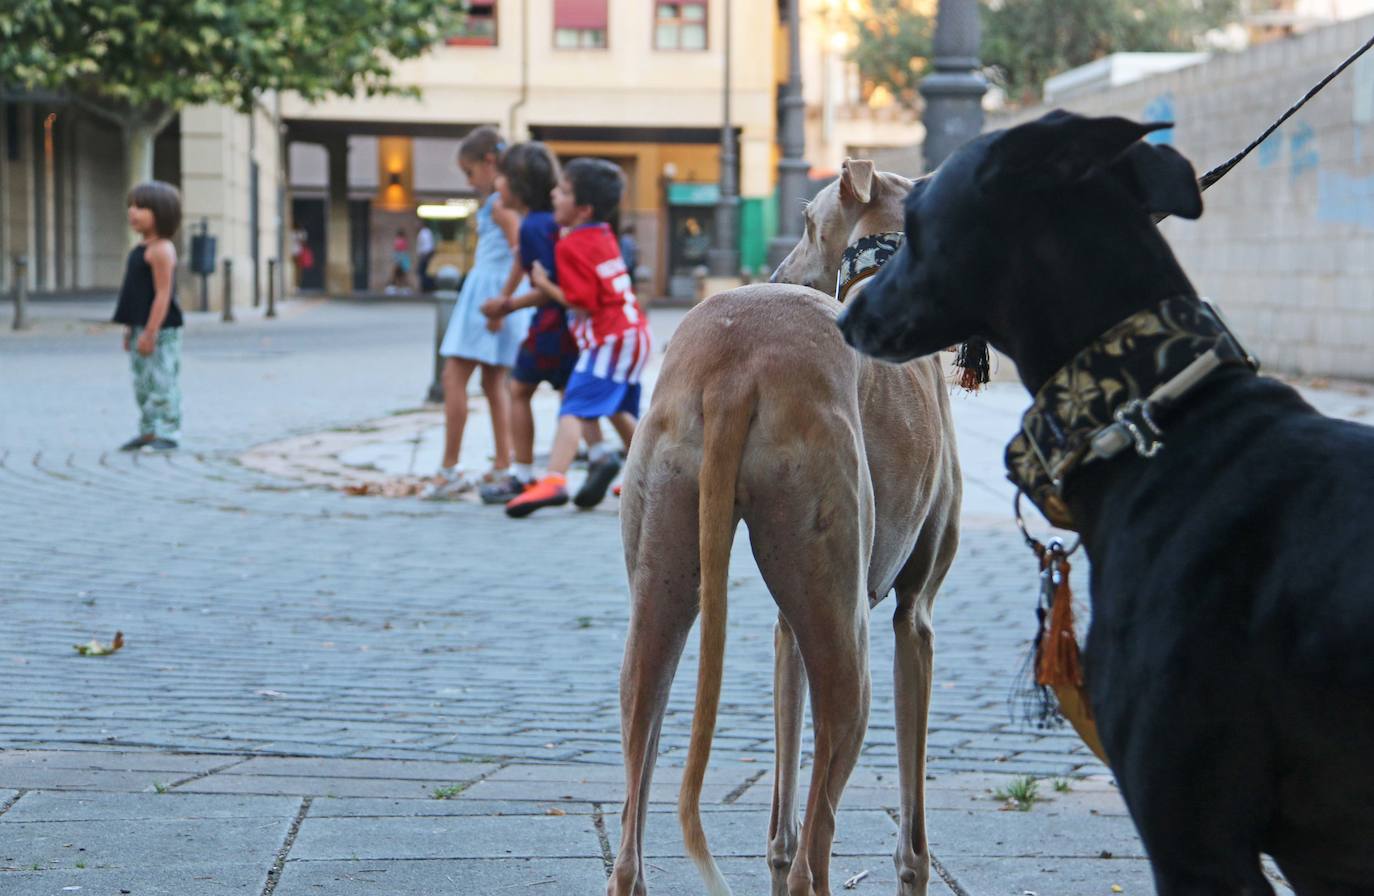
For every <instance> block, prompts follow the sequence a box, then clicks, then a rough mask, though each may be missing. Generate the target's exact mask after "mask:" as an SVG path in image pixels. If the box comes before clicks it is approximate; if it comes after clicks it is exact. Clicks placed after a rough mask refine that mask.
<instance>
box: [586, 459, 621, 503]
mask: <svg viewBox="0 0 1374 896" xmlns="http://www.w3.org/2000/svg"><path fill="white" fill-rule="evenodd" d="M624 465H625V463H624V461H622V460H621V459H620V454H619V453H618V452H615V451H608V452H606V453H605V454H603V455H602V456H601V457H598V458H597V459H596V460H594V461H592V462H591V463H590V464H588V465H587V479H586V481H584V482H583V483H582V487H581V488H580V489H578V490H577V497H575V498H573V503H574V504H576V505H577V506H578V507H581V508H582V509H583V510H590V509H591V508H593V507H595V506H596V505H598V504H600V503H601V500H602V499H603V498H605V497H606V489H608V488H610V487H611V483H612V482H614V481H615V477H616V474H617V473H619V472H620V468H621V467H623V466H624Z"/></svg>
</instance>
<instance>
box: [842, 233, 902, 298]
mask: <svg viewBox="0 0 1374 896" xmlns="http://www.w3.org/2000/svg"><path fill="white" fill-rule="evenodd" d="M905 241H906V234H904V233H902V232H901V231H900V230H891V231H887V232H885V233H870V234H869V235H868V236H862V237H859V238H858V239H857V240H855V241H854V242H852V243H850V244H849V245H848V246H846V247H845V250H844V255H843V257H842V258H841V259H840V277H839V281H838V283H837V285H836V287H835V300H836V301H837V302H840V303H841V304H843V303H844V300H845V299H846V298H848V296H849V291H850V290H851V289H853V288H854V286H855V285H856V284H858V283H859V282H860V281H861V280H867V279H868V278H869V277H872V276H873V275H874V274H876V273H878V268H880V267H882V266H883V265H885V264H887V262H888V261H889V260H890V259H891V258H892V256H893V255H896V254H897V250H898V249H900V248H901V247H902V243H903V242H905Z"/></svg>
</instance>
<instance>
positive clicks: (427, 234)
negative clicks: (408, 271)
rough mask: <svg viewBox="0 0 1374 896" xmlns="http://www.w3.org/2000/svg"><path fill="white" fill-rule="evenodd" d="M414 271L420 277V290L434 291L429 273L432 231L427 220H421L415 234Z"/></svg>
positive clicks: (432, 251) (432, 247)
mask: <svg viewBox="0 0 1374 896" xmlns="http://www.w3.org/2000/svg"><path fill="white" fill-rule="evenodd" d="M415 255H416V259H415V273H416V274H417V275H418V276H419V278H420V292H433V291H434V278H433V277H431V276H430V275H429V262H430V259H432V258H433V257H434V231H433V230H430V229H429V222H428V221H422V223H421V224H420V230H419V232H418V233H416V234H415Z"/></svg>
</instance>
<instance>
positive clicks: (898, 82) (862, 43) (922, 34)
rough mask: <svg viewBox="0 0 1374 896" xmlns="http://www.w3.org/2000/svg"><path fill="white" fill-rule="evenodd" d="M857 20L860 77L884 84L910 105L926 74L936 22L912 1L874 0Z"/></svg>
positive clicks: (854, 55) (855, 58)
mask: <svg viewBox="0 0 1374 896" xmlns="http://www.w3.org/2000/svg"><path fill="white" fill-rule="evenodd" d="M866 7H867V8H866V9H865V10H864V11H863V12H862V13H859V14H858V15H857V16H856V17H855V20H854V26H855V30H856V32H857V37H858V39H857V41H856V42H855V46H854V50H853V52H852V53H851V55H850V59H851V60H852V61H853V62H854V63H855V64H856V65H857V66H858V67H859V77H860V78H862V79H863V81H864V83H865V84H867V85H870V86H878V85H881V86H883V87H885V88H887V89H888V91H890V92H891V93H892V95H893V96H894V97H896V98H897V99H898V100H899V101H901V102H903V103H905V104H906V105H908V106H914V105H915V104H916V97H917V93H916V87H917V85H918V84H920V81H921V79H922V78H923V77H925V75H926V70H927V68H928V67H929V60H930V41H931V36H932V34H933V33H934V31H935V22H934V21H933V20H932V19H931V18H930V17H928V16H925V15H922V14H921V13H919V12H917V11H916V9H915V7H914V6H913V3H912V0H870V2H869V3H868V4H866Z"/></svg>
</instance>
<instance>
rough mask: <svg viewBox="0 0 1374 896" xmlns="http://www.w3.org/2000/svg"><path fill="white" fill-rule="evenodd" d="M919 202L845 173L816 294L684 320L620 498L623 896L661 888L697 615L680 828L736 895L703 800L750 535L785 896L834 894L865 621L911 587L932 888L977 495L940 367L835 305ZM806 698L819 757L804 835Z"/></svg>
mask: <svg viewBox="0 0 1374 896" xmlns="http://www.w3.org/2000/svg"><path fill="white" fill-rule="evenodd" d="M910 187H911V181H909V180H907V179H905V178H902V177H899V176H897V175H893V174H886V173H882V174H875V172H874V171H873V163H872V162H859V161H849V162H846V163H845V168H844V171H843V173H842V175H841V177H840V179H839V180H838V181H837V182H835V183H834V184H831V185H830V186H828V187H826V188H825V189H824V190H822V191H821V193H820V194H819V195H818V196H817V197H816V199H815V201H813V202H812V203H811V204H810V205H809V206H808V207H807V210H806V236H805V238H804V239H803V240H802V242H801V243H800V244H798V246H797V247H796V248H795V249H794V250H793V251H792V253H791V254H790V255H789V256H788V257H787V259H786V260H785V261H784V262H783V263H782V265H781V266H780V267H779V268H778V271H777V273H776V274H775V275H774V280H775V281H784V282H791V283H797V284H804V285H801V286H796V285H791V286H789V285H783V283H781V282H775V283H772V284H767V285H758V286H748V287H744V288H742V289H736V290H731V291H730V292H726V293H722V294H720V295H717V296H714V297H713V298H711V299H709V300H708V301H706V302H704V303H702V304H701V305H700V306H699V307H697V308H695V309H693V310H692V312H691V313H690V314H688V315H687V316H686V318H684V320H683V322H682V325H681V326H680V327H679V329H678V331H677V333H676V335H675V336H674V338H673V341H672V344H671V346H670V347H669V349H668V352H667V356H666V358H665V359H664V364H663V370H662V373H661V375H660V377H659V380H658V385H657V387H656V391H655V393H654V397H653V404H652V407H651V408H650V409H649V413H648V415H647V416H646V417H645V418H644V420H643V421H642V423H641V424H640V429H639V432H638V433H637V434H636V435H635V440H634V445H633V447H632V449H631V452H630V459H629V464H628V467H627V470H626V475H625V489H624V494H625V498H624V500H623V501H622V504H621V529H622V534H623V536H624V544H625V560H626V565H627V567H628V571H629V578H630V591H631V601H632V610H631V620H630V631H629V636H628V638H627V641H626V645H625V659H624V664H623V666H622V668H621V677H620V702H621V737H622V745H623V749H624V754H625V778H626V794H625V806H624V813H623V816H622V837H621V842H620V849H619V852H618V854H617V856H616V861H615V868H614V872H613V874H612V877H611V881H610V884H609V887H608V893H609V894H611V896H641V894H644V893H646V892H647V891H646V887H645V879H644V861H643V839H644V825H645V821H646V814H647V809H648V799H649V785H650V781H651V779H652V776H653V770H654V758H655V755H656V754H657V752H658V739H659V732H660V730H661V728H662V722H663V713H664V707H665V705H666V703H667V700H668V690H669V687H670V685H671V684H672V680H673V675H674V672H675V671H676V668H677V664H678V660H679V658H680V657H681V655H682V649H683V645H684V643H685V642H686V639H687V634H688V631H689V629H690V628H691V626H692V623H693V620H694V619H695V617H696V614H697V611H698V606H699V607H700V611H701V617H702V624H701V664H700V669H699V673H698V678H697V702H696V711H695V714H694V717H693V720H692V736H691V744H690V747H689V750H688V755H687V763H686V768H685V770H684V773H683V783H682V792H681V795H680V801H679V807H678V814H679V818H680V820H681V822H682V828H683V835H684V837H685V839H686V846H687V853H688V855H690V856H691V857H692V859H693V860H694V861H695V863H696V865H697V868H698V869H699V870H700V872H701V874H702V876H703V878H704V879H705V880H706V883H707V891H708V892H709V893H710V894H711V896H728V894H729V893H730V888H729V886H728V885H727V884H726V882H725V880H724V878H723V877H722V876H721V873H720V870H719V868H718V867H717V866H716V863H715V860H714V859H713V858H712V857H711V853H710V851H709V849H708V848H707V844H706V837H705V834H704V832H703V830H702V826H701V816H700V808H699V803H700V797H701V786H702V780H703V777H704V775H705V771H706V763H707V760H708V758H709V755H710V750H711V739H712V736H713V734H714V730H715V722H716V710H717V707H718V705H719V701H720V683H721V672H722V666H723V662H724V653H725V618H726V583H727V565H728V562H729V557H730V547H731V544H732V542H733V541H734V533H735V529H736V527H737V526H738V524H739V521H740V520H741V519H743V520H744V522H745V523H746V525H747V526H748V528H749V538H750V543H751V545H752V547H753V553H754V558H755V560H756V561H757V563H758V565H759V570H760V572H761V573H762V575H763V578H764V581H765V583H766V584H767V585H768V589H769V591H770V592H771V593H772V595H773V599H774V601H775V602H776V603H777V605H778V622H777V627H776V630H775V646H776V650H777V656H776V661H775V680H774V694H775V697H774V706H775V714H776V724H777V767H776V775H775V779H774V787H773V810H772V821H771V822H770V824H769V832H768V838H769V839H768V862H769V866H770V870H771V873H772V892H773V894H775V896H828V894H829V893H830V892H831V891H830V882H829V866H830V846H831V842H832V839H833V837H834V832H835V810H836V807H837V806H838V804H839V801H840V794H841V792H842V791H843V789H844V785H845V781H846V780H847V779H848V777H849V774H850V772H851V771H852V770H853V768H854V765H855V762H856V761H857V759H858V756H859V750H860V748H861V747H862V745H863V737H864V733H865V730H866V728H867V725H868V706H869V670H868V610H869V608H870V607H871V606H873V605H876V604H877V603H878V602H879V601H880V600H882V599H883V597H884V596H886V595H887V593H888V592H889V591H893V590H895V591H896V593H897V608H896V613H895V614H894V617H893V629H894V631H895V634H896V641H897V646H896V664H895V666H896V668H895V669H894V670H893V678H894V684H895V689H896V714H897V743H898V754H899V760H898V762H899V768H900V778H901V797H900V801H901V813H902V814H901V839H900V844H899V846H898V848H897V852H896V856H895V859H894V860H895V862H896V866H897V876H898V893H899V894H901V896H922V894H924V893H925V892H926V884H927V882H928V880H929V877H930V856H929V852H928V851H927V846H926V830H925V787H924V784H925V755H926V717H927V711H928V709H929V705H930V689H931V667H932V660H933V651H932V640H933V634H932V630H931V610H932V606H933V604H934V601H935V592H936V590H937V588H938V587H939V585H940V583H941V581H942V580H943V579H944V576H945V573H946V572H947V571H948V569H949V566H950V563H951V562H952V560H953V558H954V552H955V547H956V545H957V542H958V515H959V506H960V490H961V481H960V475H959V465H958V460H957V457H956V451H955V444H954V430H953V426H952V423H951V421H950V414H949V399H948V395H947V387H946V385H945V381H944V377H943V375H942V373H941V370H940V367H939V363H938V361H936V360H933V359H930V358H927V359H923V360H919V361H913V362H911V363H909V364H904V365H900V366H899V365H891V364H884V363H881V362H876V361H872V360H869V359H867V358H864V357H862V356H860V355H859V354H857V353H856V352H854V351H852V350H851V349H849V348H848V347H847V346H846V345H845V344H844V341H843V339H842V338H841V335H840V332H839V330H838V329H837V328H836V326H835V318H836V315H837V314H838V313H839V310H840V307H841V306H840V304H839V303H838V302H836V301H835V300H834V299H832V298H831V297H830V296H829V295H826V294H825V293H824V292H818V291H817V290H818V289H819V290H825V291H826V292H829V293H832V294H833V293H834V292H835V291H836V286H837V281H838V279H839V277H840V274H839V272H840V269H841V263H842V256H843V254H844V251H845V248H846V246H848V245H849V244H851V243H854V242H855V241H857V240H859V239H861V238H863V237H866V236H870V235H874V234H887V233H892V232H894V231H900V230H901V227H902V199H903V198H904V197H905V196H906V194H907V192H908V190H909V189H910ZM861 286H862V283H859V284H858V287H861ZM858 287H856V288H858ZM698 593H699V599H698ZM865 598H867V599H866V600H865ZM803 673H805V676H806V677H805V678H803ZM808 684H809V689H810V694H811V709H812V716H813V718H814V720H815V756H814V764H813V765H814V767H813V769H812V774H811V787H810V790H809V794H808V798H807V806H806V815H805V822H804V824H802V825H801V828H800V832H799V831H798V823H797V779H798V776H799V765H800V743H801V724H802V700H803V698H804V697H805V696H806V693H807V686H808Z"/></svg>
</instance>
